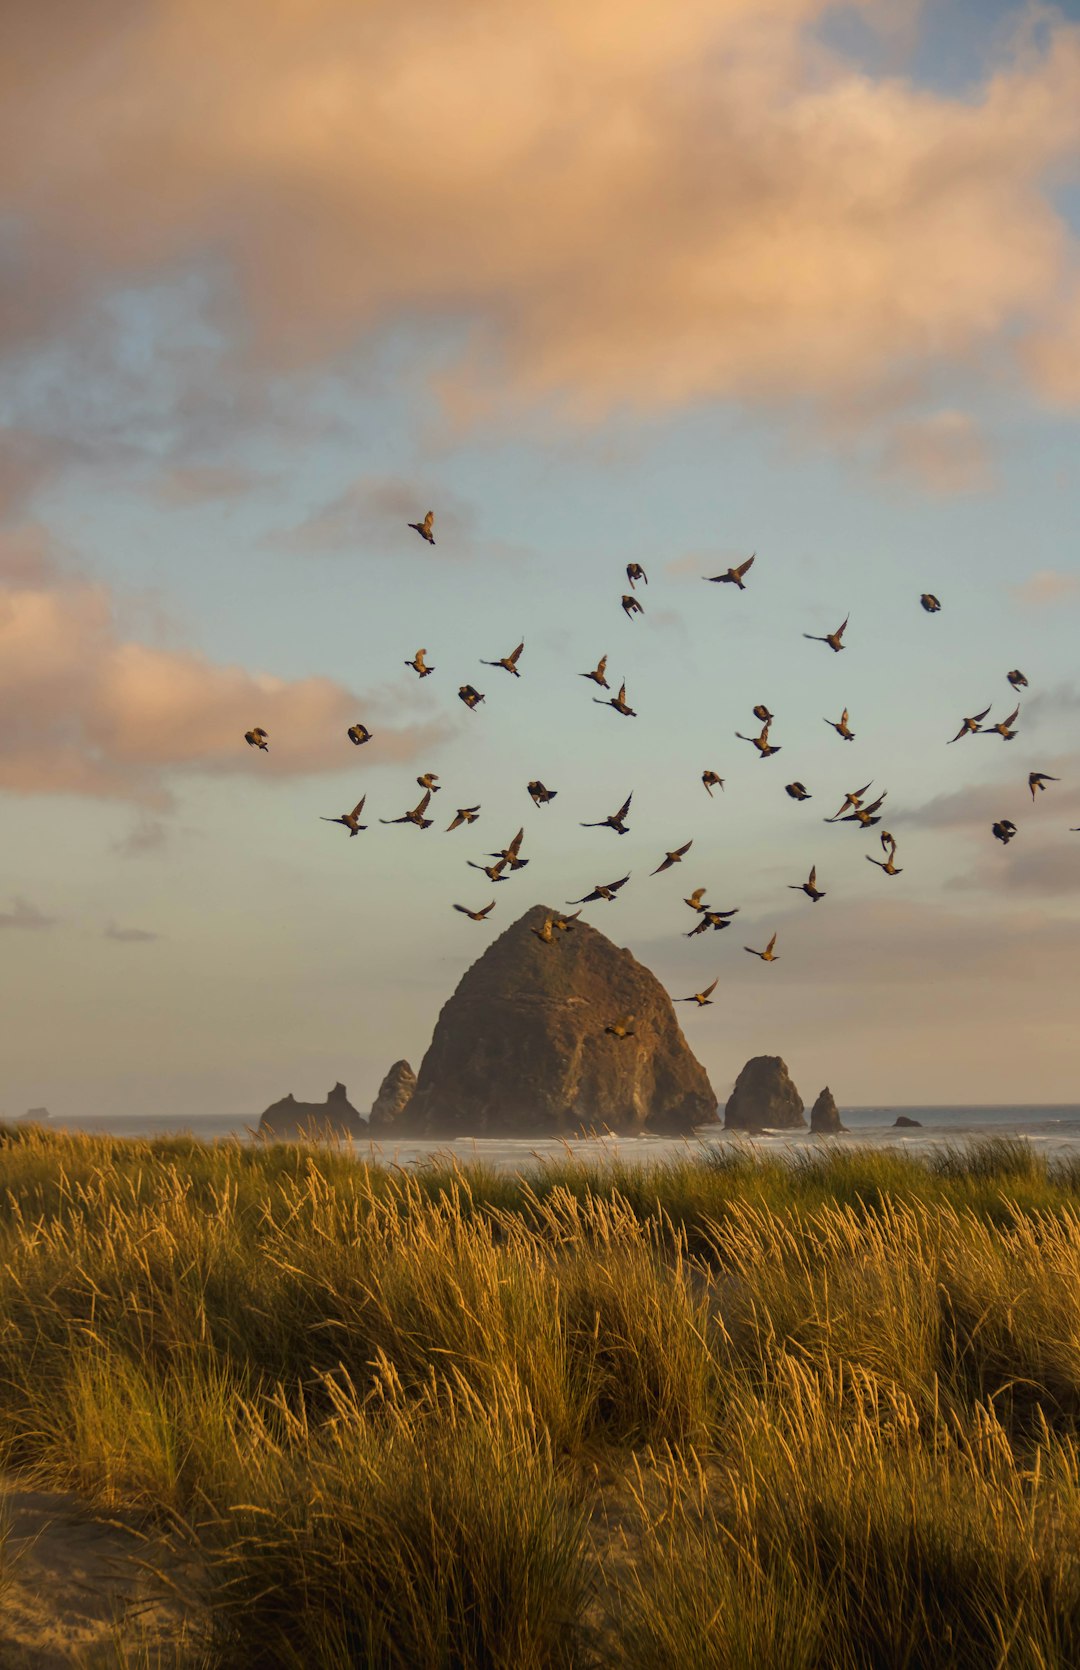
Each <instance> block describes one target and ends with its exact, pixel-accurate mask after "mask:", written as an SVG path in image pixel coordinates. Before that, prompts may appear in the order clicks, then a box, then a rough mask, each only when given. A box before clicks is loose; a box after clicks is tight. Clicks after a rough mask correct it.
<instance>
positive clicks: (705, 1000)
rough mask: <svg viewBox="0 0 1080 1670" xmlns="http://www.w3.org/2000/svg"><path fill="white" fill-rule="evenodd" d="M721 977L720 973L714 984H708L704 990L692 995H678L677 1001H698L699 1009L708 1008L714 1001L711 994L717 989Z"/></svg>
mask: <svg viewBox="0 0 1080 1670" xmlns="http://www.w3.org/2000/svg"><path fill="white" fill-rule="evenodd" d="M719 979H720V976H719V974H718V975H717V976H716V979H715V980H714V981H713V983H712V985H711V986H706V987H705V990H704V991H703V992H695V993H694V994H693V996H692V997H677V998H676V999H675V1001H676V1003H696V1004H697V1006H698V1008H699V1009H704V1008H706V1007H707V1006H708V1005H709V1004H711V1003H712V996H711V994H712V993H713V992H714V991H715V990H716V986H717V982H718V981H719Z"/></svg>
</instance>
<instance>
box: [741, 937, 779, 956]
mask: <svg viewBox="0 0 1080 1670" xmlns="http://www.w3.org/2000/svg"><path fill="white" fill-rule="evenodd" d="M775 944H776V935H775V934H773V936H772V938H771V939H770V941H769V943H768V945H766V947H765V949H764V951H755V950H754V948H753V946H752V945H744V946H743V950H744V951H749V953H750V955H751V956H752V957H760V958H761V960H762V962H763V963H778V962H779V961H780V958H779V957H777V956H775V955H774V953H773V946H774V945H775Z"/></svg>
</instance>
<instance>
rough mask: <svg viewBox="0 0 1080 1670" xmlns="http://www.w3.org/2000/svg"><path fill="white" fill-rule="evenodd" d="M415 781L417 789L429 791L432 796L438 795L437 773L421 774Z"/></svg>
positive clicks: (426, 772) (427, 772)
mask: <svg viewBox="0 0 1080 1670" xmlns="http://www.w3.org/2000/svg"><path fill="white" fill-rule="evenodd" d="M416 781H417V785H418V787H420V788H422V789H430V790H431V792H432V794H438V793H439V773H438V772H437V771H425V772H422V773H421V775H420V776H419V777H418V778H417V779H416Z"/></svg>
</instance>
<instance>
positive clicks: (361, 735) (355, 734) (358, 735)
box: [347, 725, 371, 748]
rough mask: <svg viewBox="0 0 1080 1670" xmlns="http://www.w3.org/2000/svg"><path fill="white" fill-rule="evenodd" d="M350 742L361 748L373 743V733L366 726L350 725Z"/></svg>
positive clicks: (348, 733)
mask: <svg viewBox="0 0 1080 1670" xmlns="http://www.w3.org/2000/svg"><path fill="white" fill-rule="evenodd" d="M347 735H348V738H349V741H350V742H351V743H354V744H355V746H356V747H357V748H359V747H360V746H361V745H362V744H363V743H365V742H370V741H371V732H370V731H369V730H368V728H367V726H366V725H350V726H349V729H348V732H347Z"/></svg>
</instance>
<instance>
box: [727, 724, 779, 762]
mask: <svg viewBox="0 0 1080 1670" xmlns="http://www.w3.org/2000/svg"><path fill="white" fill-rule="evenodd" d="M735 735H736V736H737V737H738V739H739V741H740V742H752V743H753V745H754V747H755V748H756V749H757V751H758V758H759V759H762V760H767V759H768V757H769V755H770V754H778V753H779V752H780V749H779V747H778V746H777V747H774V746H773V744H772V743H771V742H770V741H769V727H768V725H767V724H765V725H763V726H762V727H761V735H760V736H743V733H742V731H736V732H735Z"/></svg>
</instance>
